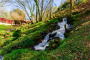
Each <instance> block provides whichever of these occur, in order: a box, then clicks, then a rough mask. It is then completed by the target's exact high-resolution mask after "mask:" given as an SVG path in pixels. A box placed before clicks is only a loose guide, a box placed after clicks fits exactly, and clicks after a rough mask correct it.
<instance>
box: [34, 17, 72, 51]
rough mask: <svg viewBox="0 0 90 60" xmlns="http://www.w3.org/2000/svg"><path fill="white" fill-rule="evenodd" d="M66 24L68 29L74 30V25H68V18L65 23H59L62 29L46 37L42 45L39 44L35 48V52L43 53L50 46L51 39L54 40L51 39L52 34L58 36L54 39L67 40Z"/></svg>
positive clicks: (64, 20)
mask: <svg viewBox="0 0 90 60" xmlns="http://www.w3.org/2000/svg"><path fill="white" fill-rule="evenodd" d="M65 24H66V29H70V28H73V25H70V24H67V18H66V17H65V18H63V21H62V22H59V23H58V26H59V27H60V29H58V30H55V31H53V32H52V33H48V34H47V35H46V36H45V38H44V41H43V42H42V43H39V45H36V46H34V48H35V50H40V51H43V50H45V49H46V46H48V45H49V42H48V40H49V38H50V39H52V37H49V35H50V34H55V33H56V35H55V36H54V37H59V38H61V39H62V40H63V39H65V37H64V33H65ZM52 40H54V39H52Z"/></svg>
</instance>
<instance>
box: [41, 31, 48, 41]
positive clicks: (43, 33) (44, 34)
mask: <svg viewBox="0 0 90 60" xmlns="http://www.w3.org/2000/svg"><path fill="white" fill-rule="evenodd" d="M40 34H41V36H42V39H44V37H45V36H46V34H48V33H47V32H40Z"/></svg>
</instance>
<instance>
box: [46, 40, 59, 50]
mask: <svg viewBox="0 0 90 60" xmlns="http://www.w3.org/2000/svg"><path fill="white" fill-rule="evenodd" d="M59 42H60V40H59V39H55V40H54V41H52V40H50V43H49V46H48V47H47V49H46V50H54V49H56V48H57V47H58V46H59Z"/></svg>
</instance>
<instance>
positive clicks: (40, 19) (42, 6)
mask: <svg viewBox="0 0 90 60" xmlns="http://www.w3.org/2000/svg"><path fill="white" fill-rule="evenodd" d="M43 3H44V0H42V7H41V17H40V21H41V20H42V13H43Z"/></svg>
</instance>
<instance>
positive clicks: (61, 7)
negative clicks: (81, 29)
mask: <svg viewBox="0 0 90 60" xmlns="http://www.w3.org/2000/svg"><path fill="white" fill-rule="evenodd" d="M61 10H62V0H61V6H60V13H61Z"/></svg>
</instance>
